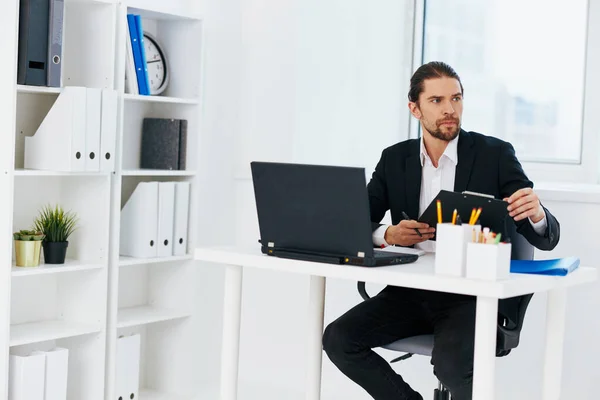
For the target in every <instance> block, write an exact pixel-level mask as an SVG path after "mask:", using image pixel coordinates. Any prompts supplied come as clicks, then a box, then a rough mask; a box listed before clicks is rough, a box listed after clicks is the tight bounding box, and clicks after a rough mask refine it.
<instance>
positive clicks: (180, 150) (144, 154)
mask: <svg viewBox="0 0 600 400" xmlns="http://www.w3.org/2000/svg"><path fill="white" fill-rule="evenodd" d="M186 146H187V120H185V119H173V118H144V122H143V124H142V143H141V147H142V149H141V156H140V168H142V169H161V170H185V160H186V153H187V151H186Z"/></svg>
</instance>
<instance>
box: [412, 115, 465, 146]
mask: <svg viewBox="0 0 600 400" xmlns="http://www.w3.org/2000/svg"><path fill="white" fill-rule="evenodd" d="M448 121H452V122H454V123H456V125H454V126H452V127H450V126H448V125H443V126H442V124H443V123H444V122H448ZM421 123H422V124H423V127H424V128H425V129H426V130H427V132H429V133H430V134H431V136H433V137H434V138H436V139H439V140H443V141H445V142H450V141H452V140H454V139H455V138H456V137H457V136H458V133H459V132H460V120H459V119H458V118H444V119H440V120H438V121H436V122H435V126H433V127H432V126H429V124H428V123H424V122H423V121H421ZM432 128H434V129H432ZM442 128H443V129H444V130H442Z"/></svg>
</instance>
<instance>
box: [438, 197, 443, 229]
mask: <svg viewBox="0 0 600 400" xmlns="http://www.w3.org/2000/svg"><path fill="white" fill-rule="evenodd" d="M437 214H438V224H441V223H442V201H441V200H438V201H437Z"/></svg>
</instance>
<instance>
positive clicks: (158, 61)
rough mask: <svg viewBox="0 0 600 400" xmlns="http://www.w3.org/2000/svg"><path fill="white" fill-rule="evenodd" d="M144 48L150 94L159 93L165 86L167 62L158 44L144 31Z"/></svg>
mask: <svg viewBox="0 0 600 400" xmlns="http://www.w3.org/2000/svg"><path fill="white" fill-rule="evenodd" d="M144 50H145V51H146V64H147V68H148V80H149V83H150V94H159V93H161V92H162V91H163V90H165V87H166V83H167V67H166V65H167V62H166V60H165V57H164V54H163V52H162V50H161V49H160V47H159V46H158V44H157V43H156V42H155V41H154V40H153V38H151V37H149V36H148V34H147V33H144Z"/></svg>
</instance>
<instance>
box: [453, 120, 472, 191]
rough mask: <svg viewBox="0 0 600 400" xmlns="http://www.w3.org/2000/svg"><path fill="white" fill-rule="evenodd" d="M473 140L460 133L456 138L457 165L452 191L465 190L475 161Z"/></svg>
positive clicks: (465, 133) (467, 134)
mask: <svg viewBox="0 0 600 400" xmlns="http://www.w3.org/2000/svg"><path fill="white" fill-rule="evenodd" d="M473 144H474V142H473V138H472V137H471V135H469V133H468V132H465V131H463V130H461V131H460V136H459V138H458V165H457V166H456V175H455V178H454V191H455V192H459V193H460V192H464V191H465V190H467V185H468V184H469V179H470V177H471V171H472V170H473V162H474V161H475V152H474V151H473V149H472V147H473Z"/></svg>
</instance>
